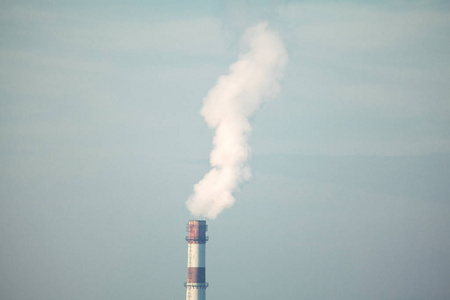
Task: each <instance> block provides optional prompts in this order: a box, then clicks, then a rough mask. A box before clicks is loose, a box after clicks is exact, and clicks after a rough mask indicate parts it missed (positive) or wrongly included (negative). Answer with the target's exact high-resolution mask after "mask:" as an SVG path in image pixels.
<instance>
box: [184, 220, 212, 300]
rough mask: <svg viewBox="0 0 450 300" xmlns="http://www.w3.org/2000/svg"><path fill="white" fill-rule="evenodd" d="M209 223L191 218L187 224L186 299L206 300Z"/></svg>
mask: <svg viewBox="0 0 450 300" xmlns="http://www.w3.org/2000/svg"><path fill="white" fill-rule="evenodd" d="M207 230H208V225H206V221H204V220H190V221H189V222H188V225H187V231H188V236H187V237H186V241H187V242H188V264H187V267H188V271H187V282H185V284H184V286H185V287H186V300H205V299H206V298H205V297H206V296H205V290H206V288H207V287H208V283H207V282H205V279H206V276H205V245H206V241H207V240H208V237H207V236H206V231H207Z"/></svg>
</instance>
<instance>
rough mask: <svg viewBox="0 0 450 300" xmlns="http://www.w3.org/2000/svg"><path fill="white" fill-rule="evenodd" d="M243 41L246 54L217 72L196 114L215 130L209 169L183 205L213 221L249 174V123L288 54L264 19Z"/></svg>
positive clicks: (273, 89)
mask: <svg viewBox="0 0 450 300" xmlns="http://www.w3.org/2000/svg"><path fill="white" fill-rule="evenodd" d="M243 42H244V45H245V46H246V48H247V49H248V50H247V52H245V53H243V54H240V55H239V59H238V61H237V62H235V63H233V64H232V65H231V66H230V72H229V74H228V75H224V76H220V77H219V79H218V80H217V83H216V85H215V86H214V87H213V88H212V89H211V90H210V91H209V92H208V95H207V96H206V97H205V98H204V99H203V107H202V109H201V111H200V114H201V115H202V116H203V117H204V118H205V121H206V122H207V123H208V125H209V127H210V128H211V129H214V130H215V136H214V139H213V150H212V152H211V154H210V163H211V167H212V169H211V170H210V171H209V172H208V173H207V174H206V175H205V176H204V177H203V179H202V180H200V181H199V182H198V183H197V184H196V185H195V186H194V193H193V195H192V196H191V197H190V198H189V200H188V201H187V203H186V204H187V206H188V208H189V210H190V211H191V213H192V214H193V215H195V216H203V217H206V218H210V219H215V218H216V217H217V215H218V214H219V213H221V212H222V211H223V210H224V209H225V208H229V207H231V206H233V204H234V202H235V199H234V197H233V192H235V191H237V190H238V188H239V184H240V183H241V182H243V181H246V180H248V179H249V178H250V177H251V173H250V169H249V167H248V166H247V164H246V162H247V159H248V157H249V154H250V147H249V146H248V144H247V138H248V135H249V134H250V132H251V130H252V128H251V126H250V123H249V120H248V119H249V117H251V116H252V115H253V114H254V113H255V111H256V110H257V109H258V108H259V107H260V106H261V104H262V103H263V102H264V101H266V100H268V99H271V98H274V97H275V96H276V94H277V93H278V90H279V81H280V79H281V76H282V69H283V66H284V65H285V64H286V61H287V54H286V51H285V49H284V46H283V43H282V41H281V39H280V37H279V36H278V35H277V33H275V32H274V31H271V30H270V29H269V28H268V26H267V24H266V23H260V24H258V25H257V26H255V27H251V28H249V29H247V30H246V32H245V34H244V36H243Z"/></svg>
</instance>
